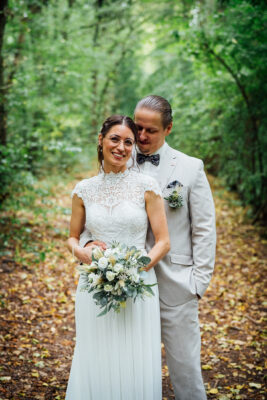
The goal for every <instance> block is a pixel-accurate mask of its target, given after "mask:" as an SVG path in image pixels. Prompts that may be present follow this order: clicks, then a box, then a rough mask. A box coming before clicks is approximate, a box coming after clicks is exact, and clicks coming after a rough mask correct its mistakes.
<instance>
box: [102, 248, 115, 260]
mask: <svg viewBox="0 0 267 400" xmlns="http://www.w3.org/2000/svg"><path fill="white" fill-rule="evenodd" d="M111 255H113V251H112V250H111V249H107V250H106V251H105V253H104V256H105V257H107V258H109V257H110V256H111Z"/></svg>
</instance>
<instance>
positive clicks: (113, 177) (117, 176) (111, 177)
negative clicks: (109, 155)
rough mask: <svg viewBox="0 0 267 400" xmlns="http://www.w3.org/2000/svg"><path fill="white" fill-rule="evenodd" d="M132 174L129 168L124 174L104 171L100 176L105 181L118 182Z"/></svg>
mask: <svg viewBox="0 0 267 400" xmlns="http://www.w3.org/2000/svg"><path fill="white" fill-rule="evenodd" d="M129 173H130V170H129V168H127V169H126V170H125V171H123V172H113V171H110V172H105V171H104V170H103V169H102V170H101V171H100V173H99V176H100V177H101V178H102V179H103V180H104V181H117V180H121V179H123V178H124V177H126V176H128V175H129Z"/></svg>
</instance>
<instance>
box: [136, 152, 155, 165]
mask: <svg viewBox="0 0 267 400" xmlns="http://www.w3.org/2000/svg"><path fill="white" fill-rule="evenodd" d="M159 159H160V157H159V154H152V156H146V155H145V154H142V153H137V159H136V160H137V162H138V164H143V163H144V162H146V161H149V162H151V164H153V165H155V166H156V167H157V166H158V165H159Z"/></svg>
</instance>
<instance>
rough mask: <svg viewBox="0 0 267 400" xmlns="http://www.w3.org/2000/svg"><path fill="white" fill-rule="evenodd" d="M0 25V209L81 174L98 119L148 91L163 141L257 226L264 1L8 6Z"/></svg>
mask: <svg viewBox="0 0 267 400" xmlns="http://www.w3.org/2000/svg"><path fill="white" fill-rule="evenodd" d="M0 25H1V27H0V28H1V32H2V33H1V32H0V50H1V59H0V124H1V125H0V133H1V146H0V152H1V160H0V174H1V188H0V196H1V199H2V200H3V207H6V206H7V204H8V202H9V199H10V198H12V197H13V196H14V193H16V192H17V191H18V188H19V189H20V191H23V190H24V188H25V187H32V186H33V185H34V182H35V181H36V180H37V179H39V178H40V176H43V175H46V176H47V175H48V176H50V175H52V174H58V173H64V172H67V173H69V171H71V170H72V169H73V167H74V166H75V165H76V166H77V165H81V166H82V167H83V168H86V166H87V165H88V160H89V159H90V158H92V157H93V155H94V154H95V144H96V137H97V133H98V130H99V127H100V126H101V122H102V121H103V119H104V118H106V117H107V116H108V115H110V114H111V113H115V112H116V113H123V114H127V115H130V116H132V115H133V110H134V107H135V104H136V102H137V100H138V99H140V98H141V97H143V96H145V95H147V94H151V93H153V94H159V95H162V96H164V97H166V98H167V99H168V100H169V101H170V103H171V104H172V107H173V110H174V128H173V132H172V134H171V135H170V137H169V138H168V141H169V142H170V144H171V145H173V146H174V147H175V148H177V149H179V150H181V151H183V152H186V153H188V154H190V155H192V156H195V157H200V158H202V159H203V160H204V162H205V164H206V167H207V169H208V170H209V171H210V172H211V173H213V174H215V175H219V176H221V177H223V178H224V180H225V183H226V185H227V186H228V187H229V189H234V190H236V191H237V192H238V193H239V195H240V198H241V199H242V201H243V203H244V204H250V205H252V210H253V214H254V219H255V221H256V220H262V219H264V218H265V217H266V202H265V199H266V154H267V151H266V140H267V139H266V134H265V132H266V127H267V121H266V112H265V110H266V107H267V100H266V99H267V96H266V94H267V93H266V92H267V80H266V65H267V37H266V36H267V33H266V32H267V29H266V25H267V12H266V6H265V2H263V1H252V0H244V1H242V0H229V1H227V0H221V1H219V0H203V1H193V0H192V1H190V0H184V1H181V2H180V1H175V0H166V1H159V0H155V1H152V0H146V1H145V0H113V1H109V0H94V1H93V0H50V1H48V0H20V1H16V0H9V1H7V0H5V1H3V5H2V6H1V10H0ZM1 38H2V39H1Z"/></svg>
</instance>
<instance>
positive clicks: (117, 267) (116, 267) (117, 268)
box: [113, 263, 123, 273]
mask: <svg viewBox="0 0 267 400" xmlns="http://www.w3.org/2000/svg"><path fill="white" fill-rule="evenodd" d="M113 270H114V271H115V272H117V273H119V272H122V271H123V265H122V264H119V263H116V264H115V265H114V267H113Z"/></svg>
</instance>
